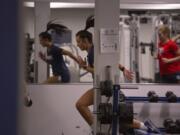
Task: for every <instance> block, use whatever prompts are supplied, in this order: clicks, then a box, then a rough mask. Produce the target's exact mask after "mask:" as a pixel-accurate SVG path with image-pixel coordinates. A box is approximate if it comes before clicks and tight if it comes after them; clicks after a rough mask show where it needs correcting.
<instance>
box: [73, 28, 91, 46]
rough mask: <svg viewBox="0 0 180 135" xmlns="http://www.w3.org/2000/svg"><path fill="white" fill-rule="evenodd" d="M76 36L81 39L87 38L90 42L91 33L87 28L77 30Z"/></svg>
mask: <svg viewBox="0 0 180 135" xmlns="http://www.w3.org/2000/svg"><path fill="white" fill-rule="evenodd" d="M76 36H79V37H80V38H81V39H87V40H88V41H89V42H90V43H92V34H91V33H90V32H89V31H87V30H80V31H78V32H77V33H76Z"/></svg>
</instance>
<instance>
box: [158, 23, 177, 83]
mask: <svg viewBox="0 0 180 135" xmlns="http://www.w3.org/2000/svg"><path fill="white" fill-rule="evenodd" d="M158 36H159V45H158V47H159V48H158V59H159V67H160V75H161V81H162V83H180V47H179V46H178V45H177V44H176V43H175V41H176V40H177V39H178V38H180V35H177V36H175V37H173V38H172V39H170V29H169V27H168V26H165V25H162V26H160V27H159V31H158Z"/></svg>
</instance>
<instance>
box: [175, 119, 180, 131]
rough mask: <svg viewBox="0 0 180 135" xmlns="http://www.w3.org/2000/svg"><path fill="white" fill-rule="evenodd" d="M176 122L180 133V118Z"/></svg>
mask: <svg viewBox="0 0 180 135" xmlns="http://www.w3.org/2000/svg"><path fill="white" fill-rule="evenodd" d="M175 123H176V127H177V131H178V133H180V119H177V120H176V122H175Z"/></svg>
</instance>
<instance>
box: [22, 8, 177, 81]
mask: <svg viewBox="0 0 180 135" xmlns="http://www.w3.org/2000/svg"><path fill="white" fill-rule="evenodd" d="M131 7H132V6H131ZM25 8H26V15H25V36H26V41H27V42H26V43H27V44H26V45H27V76H26V77H27V78H26V80H27V82H28V83H37V80H38V76H37V72H38V71H37V65H38V63H36V62H35V61H34V55H35V54H34V53H36V51H35V50H34V48H35V47H34V46H35V44H34V39H35V38H38V37H35V36H34V35H35V34H34V31H35V30H34V22H35V16H34V8H33V7H25ZM120 13H121V15H120V22H119V25H120V37H119V40H120V62H119V63H121V64H122V65H124V66H125V67H126V69H130V70H131V71H133V72H134V79H133V81H131V82H129V81H128V80H126V79H125V78H124V76H123V74H122V72H121V74H120V82H122V83H161V80H160V73H159V64H158V62H159V61H158V60H157V59H155V58H154V56H155V55H156V54H157V53H158V42H159V37H158V27H159V26H160V25H162V24H165V25H168V27H169V28H170V37H171V38H172V37H174V36H176V35H178V34H180V12H179V10H163V11H162V10H161V11H160V10H149V9H148V10H147V11H146V10H132V9H121V12H120ZM92 14H94V9H93V8H51V17H50V20H53V23H56V24H62V25H64V26H66V27H67V28H68V29H69V30H70V31H69V33H66V34H63V35H60V36H57V35H53V34H55V33H53V32H52V31H51V32H52V33H51V34H52V37H53V38H54V44H56V46H58V47H59V48H63V49H65V50H68V51H70V52H71V53H73V54H74V55H75V56H78V55H80V56H81V57H83V58H86V53H84V52H82V51H81V50H79V48H78V47H77V45H76V41H75V34H76V33H77V32H78V31H79V30H81V29H84V27H85V22H86V19H87V17H88V16H89V15H92ZM47 23H48V22H47ZM45 30H46V28H45V29H44V31H45ZM90 32H92V33H93V29H90ZM56 41H58V42H56ZM176 42H177V43H178V44H179V43H180V40H179V39H177V40H176ZM45 53H47V51H45ZM63 57H64V60H65V63H66V65H67V67H68V68H69V70H70V74H71V81H70V82H92V76H91V74H90V73H87V72H86V71H85V70H83V69H79V66H78V64H77V63H76V62H74V61H73V60H72V59H71V58H69V57H68V56H63ZM38 62H43V61H38ZM44 74H47V75H48V76H47V77H49V76H52V67H51V66H48V70H47V73H44Z"/></svg>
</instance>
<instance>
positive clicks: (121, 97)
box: [119, 91, 126, 102]
mask: <svg viewBox="0 0 180 135" xmlns="http://www.w3.org/2000/svg"><path fill="white" fill-rule="evenodd" d="M125 98H126V97H125V95H124V93H123V92H122V91H119V102H124V101H125Z"/></svg>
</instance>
